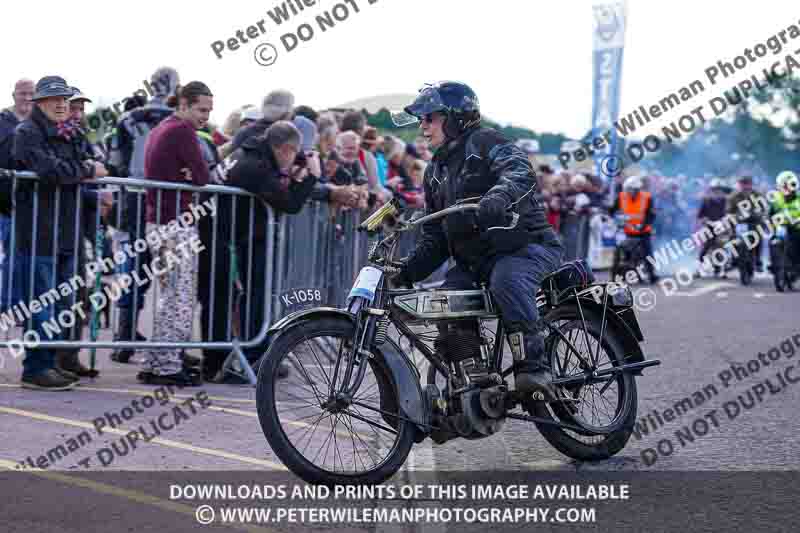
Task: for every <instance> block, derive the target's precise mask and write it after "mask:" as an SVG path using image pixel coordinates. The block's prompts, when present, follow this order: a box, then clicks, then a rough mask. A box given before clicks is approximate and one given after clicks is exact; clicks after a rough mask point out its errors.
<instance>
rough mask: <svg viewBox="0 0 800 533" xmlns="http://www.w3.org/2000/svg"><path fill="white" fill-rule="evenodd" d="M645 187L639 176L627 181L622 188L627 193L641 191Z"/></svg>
mask: <svg viewBox="0 0 800 533" xmlns="http://www.w3.org/2000/svg"><path fill="white" fill-rule="evenodd" d="M642 187H644V181H642V178H640V177H639V176H631V177H630V178H628V179H626V180H625V183H623V184H622V188H623V189H624V190H626V191H629V190H631V189H641V188H642Z"/></svg>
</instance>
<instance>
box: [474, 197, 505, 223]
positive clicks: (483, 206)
mask: <svg viewBox="0 0 800 533" xmlns="http://www.w3.org/2000/svg"><path fill="white" fill-rule="evenodd" d="M479 206H480V209H479V210H478V224H479V225H480V226H481V229H483V230H486V229H487V228H492V227H495V226H506V225H507V223H508V219H507V212H506V208H507V205H506V201H505V200H504V199H503V198H501V197H499V196H484V197H483V198H482V199H481V201H480V204H479Z"/></svg>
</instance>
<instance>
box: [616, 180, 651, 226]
mask: <svg viewBox="0 0 800 533" xmlns="http://www.w3.org/2000/svg"><path fill="white" fill-rule="evenodd" d="M649 205H650V193H649V192H640V193H639V194H637V195H636V200H634V199H633V195H632V194H631V193H629V192H625V191H622V192H620V193H619V207H620V209H621V210H622V212H623V213H625V214H626V215H628V216H630V218H629V219H628V220H627V221H626V222H625V228H624V230H625V234H626V235H648V234H650V232H651V231H652V228H651V227H650V225H649V224H648V225H647V226H645V227H644V228H643V229H641V230H639V229H637V228H636V226H637V225H639V224H642V223H644V214H645V213H646V212H647V208H648V206H649Z"/></svg>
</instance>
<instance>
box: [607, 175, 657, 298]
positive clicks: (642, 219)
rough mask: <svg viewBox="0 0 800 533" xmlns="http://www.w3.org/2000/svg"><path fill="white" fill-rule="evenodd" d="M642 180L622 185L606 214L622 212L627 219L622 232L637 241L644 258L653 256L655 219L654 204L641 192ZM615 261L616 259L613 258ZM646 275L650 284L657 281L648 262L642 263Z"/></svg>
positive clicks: (653, 270) (650, 198)
mask: <svg viewBox="0 0 800 533" xmlns="http://www.w3.org/2000/svg"><path fill="white" fill-rule="evenodd" d="M643 188H644V180H642V178H641V176H631V177H629V178H627V179H626V180H625V182H624V183H623V184H622V190H621V191H620V192H619V194H618V195H617V198H616V200H614V205H612V206H611V207H610V208H609V210H608V212H609V215H611V216H614V214H615V213H616V212H617V211H622V213H623V214H625V215H627V216H628V217H629V218H628V219H627V220H626V221H625V226H624V228H623V231H624V232H625V235H627V236H628V237H629V238H634V239H639V240H640V241H641V246H642V247H643V252H644V257H648V256H650V255H652V254H653V243H652V241H651V237H652V235H653V222H654V221H655V219H656V212H655V202H654V201H653V197H652V195H651V194H650V193H649V192H647V191H643V190H642V189H643ZM619 253H620V251H619V249H617V250H615V251H614V254H615V255H616V254H619ZM615 259H616V258H615ZM615 263H617V261H616V260H615ZM644 266H645V269H647V274H648V275H649V277H650V283H655V282H657V281H658V276H656V272H655V268H654V267H653V264H652V263H651V262H650V261H645V262H644Z"/></svg>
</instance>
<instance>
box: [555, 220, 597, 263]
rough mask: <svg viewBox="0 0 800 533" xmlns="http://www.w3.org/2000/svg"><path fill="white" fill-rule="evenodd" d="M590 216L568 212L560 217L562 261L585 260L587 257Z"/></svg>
mask: <svg viewBox="0 0 800 533" xmlns="http://www.w3.org/2000/svg"><path fill="white" fill-rule="evenodd" d="M590 222H591V217H590V216H589V215H585V214H577V213H574V212H569V213H567V214H566V216H563V218H562V219H561V226H560V233H561V241H562V242H563V243H564V247H565V250H564V261H574V260H576V259H583V260H586V259H587V258H588V257H589V244H590V234H591V226H590Z"/></svg>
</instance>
